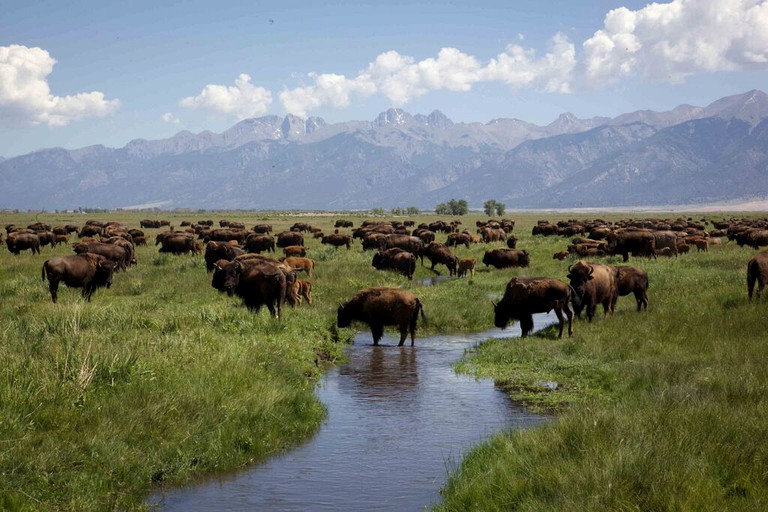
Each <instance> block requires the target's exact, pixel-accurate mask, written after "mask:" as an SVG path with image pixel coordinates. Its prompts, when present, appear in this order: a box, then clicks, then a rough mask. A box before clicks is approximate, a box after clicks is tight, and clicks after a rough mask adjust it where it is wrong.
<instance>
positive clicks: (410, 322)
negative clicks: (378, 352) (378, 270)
mask: <svg viewBox="0 0 768 512" xmlns="http://www.w3.org/2000/svg"><path fill="white" fill-rule="evenodd" d="M419 314H421V317H422V319H424V311H423V308H422V305H421V302H420V301H419V299H418V298H416V296H414V295H413V294H412V293H411V292H409V291H405V290H399V289H397V288H366V289H363V290H360V291H359V292H357V293H356V294H355V295H354V297H352V299H351V300H350V301H349V302H345V303H344V304H342V305H341V306H339V310H338V315H337V324H338V326H339V327H349V326H350V325H351V324H352V321H355V320H356V321H358V322H364V323H367V324H368V325H369V326H370V327H371V334H372V335H373V344H374V345H378V344H379V340H380V339H381V337H382V336H383V335H384V326H385V325H397V326H398V327H399V328H400V343H398V346H399V347H402V346H403V344H404V343H405V338H407V337H408V332H410V333H411V346H413V342H414V338H415V334H416V323H417V321H418V319H419Z"/></svg>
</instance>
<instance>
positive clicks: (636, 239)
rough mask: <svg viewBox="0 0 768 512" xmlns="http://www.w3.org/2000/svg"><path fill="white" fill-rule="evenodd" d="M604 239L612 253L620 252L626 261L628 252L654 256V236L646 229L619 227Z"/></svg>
mask: <svg viewBox="0 0 768 512" xmlns="http://www.w3.org/2000/svg"><path fill="white" fill-rule="evenodd" d="M606 240H607V242H608V248H609V249H610V250H611V253H612V254H621V255H622V257H623V258H624V261H625V262H626V261H627V260H629V254H630V253H632V255H633V256H648V257H652V258H656V238H655V237H654V235H653V233H652V232H651V231H649V230H647V229H619V230H617V231H614V232H613V233H610V234H609V235H608V236H607V237H606Z"/></svg>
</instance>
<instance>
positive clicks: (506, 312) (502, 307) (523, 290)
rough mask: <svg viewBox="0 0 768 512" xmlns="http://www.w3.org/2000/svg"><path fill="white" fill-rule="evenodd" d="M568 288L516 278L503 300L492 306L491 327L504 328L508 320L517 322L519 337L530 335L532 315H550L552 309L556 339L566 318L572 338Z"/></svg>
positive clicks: (548, 281)
mask: <svg viewBox="0 0 768 512" xmlns="http://www.w3.org/2000/svg"><path fill="white" fill-rule="evenodd" d="M570 301H571V287H570V286H568V285H567V284H565V283H563V282H562V281H558V280H557V279H550V278H547V277H515V278H513V279H512V280H511V281H509V283H507V288H506V289H505V291H504V297H503V298H502V299H501V301H499V302H498V303H495V304H494V305H493V312H494V325H495V326H496V327H499V328H501V329H503V328H505V327H506V326H507V324H508V323H509V321H510V320H513V319H517V320H519V321H520V330H521V331H522V337H526V336H528V334H530V333H531V331H533V313H549V312H550V311H552V310H553V309H554V310H555V314H556V315H557V319H558V321H559V322H560V334H559V337H560V338H562V337H563V328H564V327H565V318H563V313H565V317H567V318H568V336H569V337H572V336H573V311H571V307H570V304H569V303H570Z"/></svg>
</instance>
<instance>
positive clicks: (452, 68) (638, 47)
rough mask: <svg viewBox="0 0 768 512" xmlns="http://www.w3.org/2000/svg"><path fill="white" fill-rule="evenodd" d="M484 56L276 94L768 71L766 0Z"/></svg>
mask: <svg viewBox="0 0 768 512" xmlns="http://www.w3.org/2000/svg"><path fill="white" fill-rule="evenodd" d="M516 39H517V41H516V42H514V43H511V44H509V45H508V46H507V47H506V48H505V49H504V51H502V52H501V53H499V54H498V55H496V56H495V57H492V58H490V59H489V60H488V61H487V62H486V63H482V62H481V61H480V60H479V59H478V58H476V57H474V56H472V55H469V54H466V53H464V52H462V51H460V50H459V49H456V48H442V49H441V50H440V51H439V52H438V53H437V55H436V56H435V57H429V58H425V59H423V60H417V59H415V58H414V57H412V56H408V55H403V54H401V53H398V52H397V51H394V50H391V51H387V52H384V53H381V54H379V55H378V56H376V57H375V58H374V59H373V61H372V62H370V63H368V64H367V65H366V66H365V67H364V68H363V69H362V70H361V71H360V72H358V73H357V75H355V76H353V77H347V76H344V75H339V74H334V73H316V72H311V73H307V74H306V75H303V77H304V78H305V79H307V78H308V79H309V83H308V84H305V85H301V86H299V87H295V88H285V89H284V90H283V91H282V92H281V93H280V94H279V99H280V103H281V104H282V106H283V108H284V109H285V110H286V111H287V112H289V113H292V114H296V115H299V116H302V117H306V116H307V115H308V114H309V113H310V112H313V111H317V110H319V109H321V108H345V107H348V106H349V105H350V104H351V102H352V101H353V99H355V98H356V97H357V98H366V97H369V96H372V95H375V94H380V95H382V96H384V97H386V98H387V99H388V100H389V101H390V103H391V104H392V105H393V106H396V107H401V106H403V105H405V104H407V103H408V102H410V101H412V100H414V99H415V98H418V97H420V96H423V95H425V94H428V93H430V92H432V91H438V90H446V91H454V92H467V91H470V90H471V89H472V87H473V86H474V85H475V84H478V83H484V82H485V83H487V82H497V83H503V84H506V85H508V86H510V87H511V88H513V89H530V90H535V91H539V92H544V93H561V94H564V93H572V92H575V91H580V90H594V89H599V88H601V87H605V86H607V85H610V84H612V83H615V82H618V81H620V80H627V79H638V80H651V81H653V80H664V81H673V82H674V81H681V80H684V79H685V77H687V76H689V75H692V74H695V73H707V72H716V71H733V70H747V69H768V0H673V1H671V2H668V3H651V4H648V5H647V6H645V7H643V8H641V9H638V10H631V9H628V8H626V7H619V8H617V9H613V10H611V11H609V12H608V13H607V14H606V16H605V18H604V20H603V26H602V28H600V29H599V30H597V31H595V32H594V34H593V35H592V36H591V37H589V38H588V39H587V40H585V41H583V42H582V43H581V44H575V43H573V42H571V41H570V40H569V39H568V37H567V36H566V35H565V34H564V33H557V34H555V35H554V36H553V37H552V38H551V40H550V41H549V43H548V47H547V49H546V51H545V52H543V53H542V52H537V51H536V50H534V49H532V48H527V47H524V46H523V44H524V42H525V40H526V39H525V37H524V36H523V35H522V34H517V35H516ZM181 104H182V105H184V106H187V107H196V108H207V109H208V110H211V111H215V112H223V113H229V114H235V115H237V116H238V117H240V118H244V117H249V116H253V115H257V114H262V113H263V112H265V111H266V109H267V108H268V107H269V106H270V104H271V95H270V93H269V91H267V90H266V89H263V88H261V87H255V86H253V85H251V84H250V77H249V76H248V75H240V77H239V78H238V80H237V81H236V86H235V87H225V86H221V85H208V86H206V87H205V88H204V89H203V92H202V93H201V94H200V95H199V96H196V97H191V98H185V99H183V100H182V103H181Z"/></svg>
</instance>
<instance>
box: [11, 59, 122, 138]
mask: <svg viewBox="0 0 768 512" xmlns="http://www.w3.org/2000/svg"><path fill="white" fill-rule="evenodd" d="M55 64H56V59H54V58H53V57H51V56H50V54H49V53H48V52H47V51H46V50H43V49H42V48H28V47H26V46H21V45H10V46H0V124H3V125H7V126H25V125H30V124H31V125H34V124H41V123H44V124H47V125H48V126H65V125H67V124H69V123H70V122H72V121H75V120H77V119H83V118H86V117H102V116H106V115H109V114H111V113H112V112H114V111H115V110H116V109H117V108H118V107H119V106H120V102H119V101H118V100H107V99H105V98H104V93H101V92H98V91H93V92H81V93H78V94H75V95H73V96H55V95H53V94H51V90H50V87H49V86H48V81H47V77H48V75H50V74H51V72H52V71H53V66H54V65H55Z"/></svg>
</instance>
